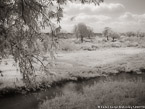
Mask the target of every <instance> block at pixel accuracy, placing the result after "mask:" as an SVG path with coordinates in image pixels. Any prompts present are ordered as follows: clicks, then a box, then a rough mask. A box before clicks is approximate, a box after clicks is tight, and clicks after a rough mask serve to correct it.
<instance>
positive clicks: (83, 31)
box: [73, 23, 93, 43]
mask: <svg viewBox="0 0 145 109" xmlns="http://www.w3.org/2000/svg"><path fill="white" fill-rule="evenodd" d="M73 31H74V33H75V35H76V37H77V38H80V40H81V42H82V43H83V42H84V38H89V39H90V38H91V36H92V35H93V30H92V29H91V28H90V27H88V26H86V25H85V24H84V23H79V24H78V25H76V26H75V27H74V30H73Z"/></svg>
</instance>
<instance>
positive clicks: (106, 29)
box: [102, 27, 111, 41]
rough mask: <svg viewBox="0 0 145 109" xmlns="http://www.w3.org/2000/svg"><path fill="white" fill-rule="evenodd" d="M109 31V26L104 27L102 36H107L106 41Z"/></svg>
mask: <svg viewBox="0 0 145 109" xmlns="http://www.w3.org/2000/svg"><path fill="white" fill-rule="evenodd" d="M110 32H111V28H110V27H105V28H104V31H103V33H102V34H103V36H104V37H106V38H107V41H108V40H109V35H110Z"/></svg>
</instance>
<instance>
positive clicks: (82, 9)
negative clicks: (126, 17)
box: [64, 2, 125, 16]
mask: <svg viewBox="0 0 145 109" xmlns="http://www.w3.org/2000/svg"><path fill="white" fill-rule="evenodd" d="M124 10H125V7H124V6H123V5H122V4H119V3H110V4H106V3H102V4H100V6H98V5H97V6H96V5H94V4H84V5H82V4H80V3H70V2H69V3H68V5H67V6H65V10H64V12H65V13H67V14H68V15H77V14H80V13H85V14H89V15H92V14H93V15H94V14H97V15H100V14H101V15H102V14H104V15H108V14H109V15H110V14H112V15H113V16H114V15H118V14H120V13H123V12H124Z"/></svg>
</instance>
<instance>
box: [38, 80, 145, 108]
mask: <svg viewBox="0 0 145 109" xmlns="http://www.w3.org/2000/svg"><path fill="white" fill-rule="evenodd" d="M144 100H145V83H143V82H135V81H134V82H133V81H132V82H131V81H127V80H125V81H122V82H114V81H113V82H112V81H106V82H101V83H97V84H95V85H94V86H91V87H85V88H84V92H83V94H78V93H74V92H69V93H65V94H64V95H62V96H61V97H56V98H54V99H52V100H46V101H45V102H44V103H43V104H42V105H41V106H40V109H74V108H77V109H96V108H97V106H134V105H144Z"/></svg>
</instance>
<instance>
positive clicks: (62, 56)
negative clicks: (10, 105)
mask: <svg viewBox="0 0 145 109" xmlns="http://www.w3.org/2000/svg"><path fill="white" fill-rule="evenodd" d="M141 53H145V49H141V48H109V49H98V50H96V51H79V52H78V51H77V52H71V53H59V54H58V56H57V57H56V60H55V62H54V64H55V65H54V66H53V67H51V71H53V72H56V74H57V73H61V77H63V76H64V75H65V74H66V73H68V72H71V73H73V72H74V71H79V70H80V69H81V70H84V71H85V70H86V69H93V68H94V67H96V66H101V65H106V64H112V63H116V62H118V61H121V60H122V59H124V58H128V57H131V56H133V55H135V54H141ZM0 70H1V71H2V73H3V77H2V76H0V83H5V84H6V86H12V85H15V83H19V85H22V81H21V79H22V76H21V74H20V72H19V71H16V67H14V66H13V62H12V60H10V61H8V64H7V65H5V64H4V63H2V64H1V65H0ZM1 86H2V85H0V87H1Z"/></svg>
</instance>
